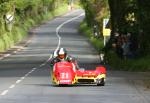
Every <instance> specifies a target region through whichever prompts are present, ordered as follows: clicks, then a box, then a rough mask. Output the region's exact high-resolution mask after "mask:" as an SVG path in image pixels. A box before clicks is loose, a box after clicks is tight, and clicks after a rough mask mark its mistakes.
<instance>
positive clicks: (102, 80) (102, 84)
mask: <svg viewBox="0 0 150 103" xmlns="http://www.w3.org/2000/svg"><path fill="white" fill-rule="evenodd" d="M97 86H105V79H104V78H102V79H100V80H97Z"/></svg>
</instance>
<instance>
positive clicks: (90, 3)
mask: <svg viewBox="0 0 150 103" xmlns="http://www.w3.org/2000/svg"><path fill="white" fill-rule="evenodd" d="M81 4H82V6H83V8H84V9H85V15H86V22H87V24H88V26H93V25H95V24H96V25H98V26H99V30H100V32H101V34H102V22H103V18H105V17H107V18H109V6H108V0H86V1H85V0H81Z"/></svg>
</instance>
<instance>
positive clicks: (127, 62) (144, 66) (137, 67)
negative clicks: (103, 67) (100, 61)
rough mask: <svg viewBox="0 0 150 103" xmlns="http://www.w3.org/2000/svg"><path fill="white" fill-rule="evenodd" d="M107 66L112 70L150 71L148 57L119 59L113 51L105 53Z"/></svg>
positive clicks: (149, 58) (149, 57) (149, 59)
mask: <svg viewBox="0 0 150 103" xmlns="http://www.w3.org/2000/svg"><path fill="white" fill-rule="evenodd" d="M107 58H108V62H109V65H110V66H111V67H112V69H114V70H124V71H150V55H148V56H145V57H139V58H136V59H121V58H119V57H118V56H117V55H116V53H115V52H114V51H109V52H108V53H107Z"/></svg>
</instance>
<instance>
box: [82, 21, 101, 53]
mask: <svg viewBox="0 0 150 103" xmlns="http://www.w3.org/2000/svg"><path fill="white" fill-rule="evenodd" d="M80 32H81V33H83V34H84V35H86V36H87V37H88V39H89V41H90V42H91V43H92V44H93V46H94V47H95V49H97V51H100V50H102V49H103V48H104V44H103V40H102V38H94V36H93V35H92V34H93V30H92V28H91V27H88V25H87V23H86V22H85V21H83V22H82V23H81V24H80Z"/></svg>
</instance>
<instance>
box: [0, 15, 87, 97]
mask: <svg viewBox="0 0 150 103" xmlns="http://www.w3.org/2000/svg"><path fill="white" fill-rule="evenodd" d="M70 14H71V13H70ZM83 15H84V13H83V14H81V15H79V16H76V17H74V18H72V19H69V20H67V21H65V22H63V23H62V24H60V25H59V26H58V27H57V28H56V35H57V37H58V40H59V41H58V45H57V48H56V50H58V49H59V47H60V45H61V37H60V35H59V30H60V29H61V28H62V26H64V25H65V24H67V23H69V22H71V21H73V20H75V19H77V18H79V17H81V16H83ZM28 42H31V41H28ZM20 50H21V49H17V51H20ZM17 51H14V53H17ZM10 55H11V54H6V55H5V56H4V57H8V56H10ZM4 57H1V58H0V60H1V59H3V58H4ZM51 57H52V55H51V56H50V57H49V58H48V60H47V61H46V62H44V63H42V64H41V65H40V67H42V66H44V65H46V63H47V62H48V61H49V60H50V58H51ZM36 69H37V68H33V69H32V70H31V71H29V72H28V73H27V74H25V76H24V77H21V79H19V80H17V81H16V84H19V83H20V82H21V81H22V80H23V79H25V78H26V77H27V76H28V75H29V74H31V73H32V72H33V71H35V70H36ZM15 86H16V85H14V84H12V85H11V86H10V87H9V89H12V88H14V87H15ZM8 91H9V90H4V91H3V92H2V93H1V94H0V95H2V96H3V95H6V94H7V93H8Z"/></svg>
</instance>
